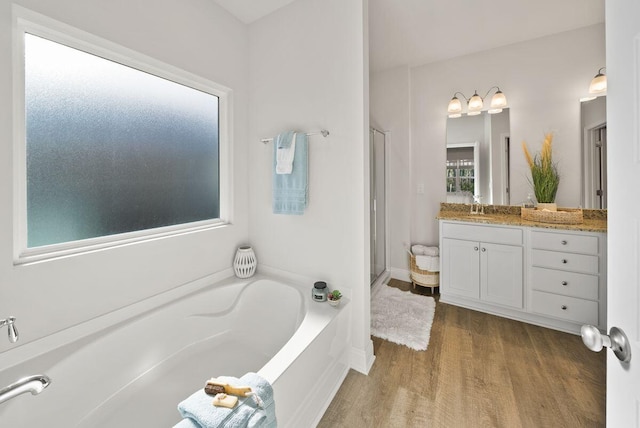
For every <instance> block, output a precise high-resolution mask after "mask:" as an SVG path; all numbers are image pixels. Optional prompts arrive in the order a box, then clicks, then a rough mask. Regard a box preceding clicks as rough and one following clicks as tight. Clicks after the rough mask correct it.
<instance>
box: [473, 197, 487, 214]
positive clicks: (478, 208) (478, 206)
mask: <svg viewBox="0 0 640 428" xmlns="http://www.w3.org/2000/svg"><path fill="white" fill-rule="evenodd" d="M470 214H484V205H482V196H480V195H473V203H472V204H471V211H470Z"/></svg>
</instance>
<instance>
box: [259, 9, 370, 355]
mask: <svg viewBox="0 0 640 428" xmlns="http://www.w3.org/2000/svg"><path fill="white" fill-rule="evenodd" d="M364 14H365V2H363V1H362V0H354V1H346V2H345V1H344V0H298V1H296V2H293V3H291V4H290V5H288V6H286V7H284V8H282V9H279V10H278V11H276V12H275V13H273V14H271V15H268V16H267V17H265V18H263V19H261V20H259V21H257V22H255V23H253V24H251V26H250V46H251V64H250V66H251V70H252V71H251V96H250V97H251V111H250V117H251V125H250V131H249V155H250V173H249V177H250V198H249V199H250V210H251V216H250V236H251V243H252V245H253V246H254V248H255V250H256V253H257V257H258V260H259V264H260V265H263V266H268V267H271V268H275V269H279V270H282V271H286V272H291V273H295V274H299V275H304V276H308V277H312V278H317V279H319V280H326V281H327V282H328V284H329V287H330V288H339V289H341V290H344V291H345V294H346V295H347V296H350V297H352V299H353V300H352V311H353V314H352V315H353V327H354V331H353V333H354V336H353V347H354V349H355V352H356V353H358V354H360V356H364V355H365V354H366V353H369V354H371V355H372V346H371V339H370V336H369V286H368V278H369V271H368V268H369V241H368V236H369V235H368V234H369V217H368V204H367V203H365V201H368V193H367V192H368V179H367V180H365V177H367V174H368V170H367V169H366V162H365V160H368V139H367V138H366V137H367V136H368V111H366V110H365V107H366V106H367V105H368V100H367V99H366V97H367V94H368V88H366V87H365V85H366V84H367V76H368V69H367V68H366V66H367V64H366V58H365V53H366V49H367V47H366V45H365V41H366V37H365V31H366V28H365V27H364V23H365V22H366V21H365V20H364V18H365V17H364ZM365 113H366V114H365ZM287 129H295V130H298V131H305V132H309V131H318V130H320V129H327V130H329V131H330V133H331V135H330V136H329V137H328V138H323V137H321V136H312V137H310V139H309V206H308V207H307V209H306V211H305V213H304V215H302V216H290V215H275V214H273V213H272V207H271V194H272V193H271V188H272V184H271V182H272V180H271V178H272V156H273V143H269V144H266V145H265V144H262V143H261V142H260V139H261V138H266V137H273V136H275V135H277V134H278V133H280V132H282V131H284V130H287ZM312 285H313V284H311V283H310V284H308V286H309V290H311V287H312ZM310 292H311V291H310Z"/></svg>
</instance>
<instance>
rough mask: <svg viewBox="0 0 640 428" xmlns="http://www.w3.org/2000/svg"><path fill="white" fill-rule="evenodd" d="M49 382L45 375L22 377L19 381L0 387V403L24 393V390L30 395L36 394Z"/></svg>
mask: <svg viewBox="0 0 640 428" xmlns="http://www.w3.org/2000/svg"><path fill="white" fill-rule="evenodd" d="M50 383H51V379H49V376H46V375H34V376H28V377H25V378H22V379H20V380H19V381H17V382H15V383H12V384H11V385H9V386H6V387H4V388H2V389H0V403H4V402H5V401H7V400H10V399H12V398H13V397H16V396H18V395H20V394H24V393H25V392H30V393H31V394H32V395H38V394H40V393H41V392H42V391H43V390H44V389H45V388H46V387H47V386H49V384H50Z"/></svg>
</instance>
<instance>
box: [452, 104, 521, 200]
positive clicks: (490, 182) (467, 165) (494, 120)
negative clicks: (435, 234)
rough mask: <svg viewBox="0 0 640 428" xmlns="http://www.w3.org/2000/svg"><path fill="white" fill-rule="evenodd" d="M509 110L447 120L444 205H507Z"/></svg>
mask: <svg viewBox="0 0 640 428" xmlns="http://www.w3.org/2000/svg"><path fill="white" fill-rule="evenodd" d="M509 163H510V162H509V109H504V110H503V111H502V112H501V113H497V114H488V113H487V112H483V113H482V114H480V115H477V116H463V117H459V118H448V119H447V202H451V203H471V202H473V196H474V195H475V196H480V197H481V201H482V203H483V204H500V205H509V203H510V200H509V199H510V198H509V181H510V180H509V177H510V171H509Z"/></svg>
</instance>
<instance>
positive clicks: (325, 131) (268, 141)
mask: <svg viewBox="0 0 640 428" xmlns="http://www.w3.org/2000/svg"><path fill="white" fill-rule="evenodd" d="M312 135H322V136H323V137H327V136H328V135H329V131H327V130H326V129H323V130H321V131H318V132H307V133H306V136H307V137H311V136H312ZM260 141H261V142H263V143H264V144H267V143H270V142H272V141H273V138H263V139H262V140H260Z"/></svg>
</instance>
